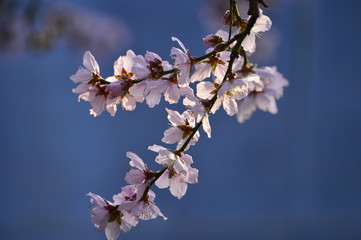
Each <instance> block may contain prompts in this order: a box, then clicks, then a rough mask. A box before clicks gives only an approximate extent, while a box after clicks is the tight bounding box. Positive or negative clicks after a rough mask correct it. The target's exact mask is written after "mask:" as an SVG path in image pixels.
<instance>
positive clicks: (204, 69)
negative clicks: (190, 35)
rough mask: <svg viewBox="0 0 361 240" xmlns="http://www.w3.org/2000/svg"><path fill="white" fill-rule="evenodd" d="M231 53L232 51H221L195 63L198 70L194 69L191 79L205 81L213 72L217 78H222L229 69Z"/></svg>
mask: <svg viewBox="0 0 361 240" xmlns="http://www.w3.org/2000/svg"><path fill="white" fill-rule="evenodd" d="M210 50H212V49H210ZM210 50H209V51H210ZM209 51H208V52H209ZM208 52H207V53H208ZM230 54H231V53H230V52H220V53H217V54H216V55H214V56H211V57H209V58H207V59H205V60H203V61H201V62H198V63H196V64H195V65H194V66H195V69H196V70H195V71H194V73H193V75H192V77H191V80H190V81H191V82H196V81H203V80H204V79H206V78H209V77H210V76H211V74H212V73H213V75H214V76H216V77H217V78H220V79H222V78H223V77H224V75H225V74H226V71H227V67H228V61H229V57H230Z"/></svg>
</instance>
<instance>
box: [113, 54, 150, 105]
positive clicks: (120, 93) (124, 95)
mask: <svg viewBox="0 0 361 240" xmlns="http://www.w3.org/2000/svg"><path fill="white" fill-rule="evenodd" d="M134 58H135V53H134V52H133V51H132V50H128V51H127V54H126V56H120V57H119V58H118V59H117V60H116V61H115V62H114V76H112V77H108V78H107V79H106V80H107V81H108V82H110V83H109V84H108V86H107V87H106V91H107V92H109V95H108V98H109V99H116V100H115V102H116V104H122V107H123V109H125V110H128V111H133V110H134V109H135V107H136V102H143V100H144V97H139V96H138V97H134V96H133V95H132V94H130V91H131V90H130V89H131V88H133V87H134V84H136V82H134V80H136V79H135V76H134V73H132V72H131V71H132V67H133V65H134V61H133V59H134ZM115 108H116V106H115ZM115 111H116V109H115Z"/></svg>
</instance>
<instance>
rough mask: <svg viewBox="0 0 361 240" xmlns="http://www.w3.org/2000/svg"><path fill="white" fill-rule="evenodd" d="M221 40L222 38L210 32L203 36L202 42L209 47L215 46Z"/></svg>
mask: <svg viewBox="0 0 361 240" xmlns="http://www.w3.org/2000/svg"><path fill="white" fill-rule="evenodd" d="M221 42H223V38H221V37H220V36H217V35H214V34H211V35H208V36H206V37H205V38H203V43H204V45H206V46H210V47H214V46H216V45H217V44H218V43H221Z"/></svg>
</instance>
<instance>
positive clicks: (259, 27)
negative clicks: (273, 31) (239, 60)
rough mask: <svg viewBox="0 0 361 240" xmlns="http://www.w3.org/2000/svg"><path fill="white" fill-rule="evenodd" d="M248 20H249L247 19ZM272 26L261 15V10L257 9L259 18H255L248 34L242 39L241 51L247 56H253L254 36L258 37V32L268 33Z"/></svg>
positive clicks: (268, 19)
mask: <svg viewBox="0 0 361 240" xmlns="http://www.w3.org/2000/svg"><path fill="white" fill-rule="evenodd" d="M248 20H249V18H248ZM271 26H272V21H271V19H270V18H269V17H267V16H266V15H263V12H262V10H261V9H259V17H258V18H257V20H256V22H255V24H254V26H253V27H252V29H251V31H250V33H249V34H248V35H247V36H246V37H245V38H244V40H243V42H242V45H241V46H242V47H243V49H244V50H245V51H246V52H248V53H249V54H253V53H254V52H255V51H256V36H257V37H259V36H260V32H265V31H268V30H269V29H270V28H271Z"/></svg>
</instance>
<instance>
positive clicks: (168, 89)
mask: <svg viewBox="0 0 361 240" xmlns="http://www.w3.org/2000/svg"><path fill="white" fill-rule="evenodd" d="M169 70H172V66H171V65H170V64H169V63H168V62H167V61H162V59H161V57H160V56H159V55H158V54H156V53H153V52H147V53H146V54H145V56H144V57H143V56H141V55H138V56H136V57H135V58H134V66H133V67H132V71H133V72H134V74H135V76H136V77H137V78H139V79H144V81H143V82H142V83H141V84H139V86H137V88H135V89H131V90H130V93H131V94H132V95H133V96H134V97H145V99H146V102H147V104H148V106H149V107H151V108H153V107H154V106H155V105H158V104H159V103H160V100H161V96H162V94H164V97H165V100H166V101H167V102H169V103H170V104H173V103H177V102H178V101H179V98H180V90H179V88H178V76H177V74H176V73H170V74H164V72H165V71H169ZM137 85H138V84H137Z"/></svg>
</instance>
